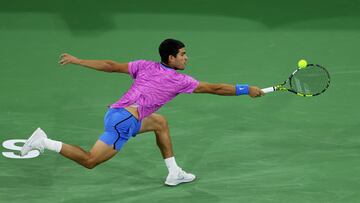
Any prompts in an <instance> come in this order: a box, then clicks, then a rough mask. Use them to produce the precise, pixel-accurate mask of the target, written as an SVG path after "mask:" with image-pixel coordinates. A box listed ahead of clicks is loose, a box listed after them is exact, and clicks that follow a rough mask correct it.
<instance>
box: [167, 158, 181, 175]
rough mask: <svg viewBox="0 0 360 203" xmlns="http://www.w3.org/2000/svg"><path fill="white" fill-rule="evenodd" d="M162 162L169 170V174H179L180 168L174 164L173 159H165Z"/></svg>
mask: <svg viewBox="0 0 360 203" xmlns="http://www.w3.org/2000/svg"><path fill="white" fill-rule="evenodd" d="M164 161H165V164H166V167H167V168H168V170H169V173H171V174H174V173H177V172H179V170H180V168H179V166H178V165H177V164H176V161H175V157H170V158H166V159H164Z"/></svg>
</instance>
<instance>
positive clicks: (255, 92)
mask: <svg viewBox="0 0 360 203" xmlns="http://www.w3.org/2000/svg"><path fill="white" fill-rule="evenodd" d="M264 95H265V93H264V92H263V91H262V90H261V89H260V88H259V87H256V86H250V87H249V96H250V97H252V98H255V97H261V96H264Z"/></svg>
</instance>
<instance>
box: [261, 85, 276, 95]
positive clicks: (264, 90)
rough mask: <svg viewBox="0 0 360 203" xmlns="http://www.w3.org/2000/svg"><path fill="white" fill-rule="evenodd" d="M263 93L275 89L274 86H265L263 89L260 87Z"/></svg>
mask: <svg viewBox="0 0 360 203" xmlns="http://www.w3.org/2000/svg"><path fill="white" fill-rule="evenodd" d="M261 90H262V91H263V92H264V93H265V94H267V93H270V92H273V91H275V88H274V87H267V88H264V89H261Z"/></svg>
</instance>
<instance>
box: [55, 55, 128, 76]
mask: <svg viewBox="0 0 360 203" xmlns="http://www.w3.org/2000/svg"><path fill="white" fill-rule="evenodd" d="M59 64H60V65H62V66H63V65H66V64H76V65H81V66H84V67H87V68H91V69H95V70H98V71H105V72H119V73H127V74H129V70H128V64H127V63H117V62H115V61H111V60H84V59H79V58H77V57H75V56H72V55H70V54H67V53H64V54H61V56H60V61H59Z"/></svg>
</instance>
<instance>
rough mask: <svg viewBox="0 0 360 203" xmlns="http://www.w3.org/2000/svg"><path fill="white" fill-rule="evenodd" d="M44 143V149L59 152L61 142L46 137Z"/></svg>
mask: <svg viewBox="0 0 360 203" xmlns="http://www.w3.org/2000/svg"><path fill="white" fill-rule="evenodd" d="M44 145H45V149H48V150H51V151H54V152H57V153H59V152H60V150H61V147H62V142H59V141H56V140H51V139H48V138H46V139H44Z"/></svg>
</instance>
